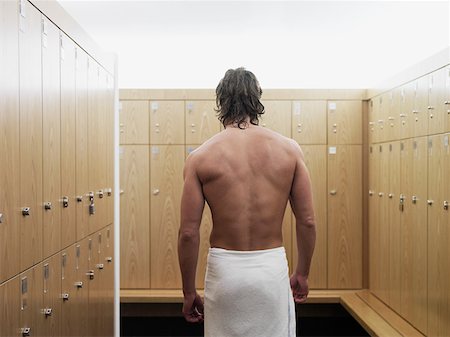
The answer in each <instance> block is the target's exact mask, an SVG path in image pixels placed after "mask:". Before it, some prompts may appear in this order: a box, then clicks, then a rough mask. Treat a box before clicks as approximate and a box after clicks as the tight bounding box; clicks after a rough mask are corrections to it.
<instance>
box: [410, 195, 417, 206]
mask: <svg viewBox="0 0 450 337" xmlns="http://www.w3.org/2000/svg"><path fill="white" fill-rule="evenodd" d="M417 200H418V198H417V196H415V195H413V196H412V197H411V201H412V203H413V204H416V203H417Z"/></svg>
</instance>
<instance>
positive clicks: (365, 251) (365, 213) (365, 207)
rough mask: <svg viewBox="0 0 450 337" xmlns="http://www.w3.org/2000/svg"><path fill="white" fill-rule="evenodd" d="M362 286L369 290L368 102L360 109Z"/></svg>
mask: <svg viewBox="0 0 450 337" xmlns="http://www.w3.org/2000/svg"><path fill="white" fill-rule="evenodd" d="M362 114H363V115H362V125H361V127H362V131H363V139H362V141H363V146H362V176H363V182H362V189H363V191H362V192H363V193H362V196H363V200H362V226H363V228H362V240H363V242H362V260H363V261H362V268H363V270H362V286H363V288H369V198H368V195H367V191H368V190H369V151H368V150H369V130H368V127H367V125H368V123H369V102H368V101H364V102H363V108H362Z"/></svg>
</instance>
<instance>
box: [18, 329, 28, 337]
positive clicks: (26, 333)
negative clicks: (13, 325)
mask: <svg viewBox="0 0 450 337" xmlns="http://www.w3.org/2000/svg"><path fill="white" fill-rule="evenodd" d="M20 332H21V333H22V336H23V337H28V336H30V333H31V329H30V328H22V329H20Z"/></svg>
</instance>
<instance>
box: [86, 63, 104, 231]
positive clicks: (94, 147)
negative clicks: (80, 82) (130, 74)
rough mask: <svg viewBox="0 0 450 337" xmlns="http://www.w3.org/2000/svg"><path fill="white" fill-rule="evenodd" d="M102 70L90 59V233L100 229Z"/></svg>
mask: <svg viewBox="0 0 450 337" xmlns="http://www.w3.org/2000/svg"><path fill="white" fill-rule="evenodd" d="M99 72H100V69H99V66H98V64H97V63H96V62H95V61H94V60H93V59H92V58H90V57H88V120H87V123H88V186H89V192H88V194H89V195H88V200H89V204H90V205H89V220H88V222H89V233H94V232H95V231H97V230H98V229H100V226H101V223H100V219H99V215H98V201H99V199H100V198H99V195H100V194H99V192H100V189H101V185H100V178H99V177H100V175H101V174H102V172H101V171H100V164H99V159H98V158H100V157H101V156H100V155H99V154H100V152H101V151H102V148H101V144H100V136H99V132H98V130H100V129H101V114H100V112H99V110H100V97H99V92H100V89H99V86H100V73H99Z"/></svg>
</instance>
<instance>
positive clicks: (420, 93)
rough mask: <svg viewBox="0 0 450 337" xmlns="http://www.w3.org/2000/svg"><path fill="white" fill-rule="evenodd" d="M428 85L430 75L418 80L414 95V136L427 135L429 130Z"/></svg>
mask: <svg viewBox="0 0 450 337" xmlns="http://www.w3.org/2000/svg"><path fill="white" fill-rule="evenodd" d="M428 87H429V75H425V76H422V77H421V78H419V79H418V80H416V89H415V95H414V108H413V111H412V113H413V121H412V123H414V132H413V136H414V137H420V136H425V135H426V134H427V132H428V119H429V118H428V90H429V89H428Z"/></svg>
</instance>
